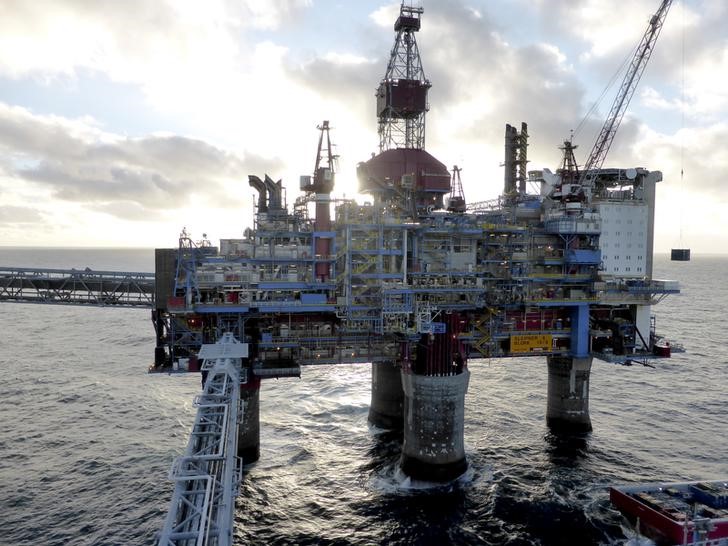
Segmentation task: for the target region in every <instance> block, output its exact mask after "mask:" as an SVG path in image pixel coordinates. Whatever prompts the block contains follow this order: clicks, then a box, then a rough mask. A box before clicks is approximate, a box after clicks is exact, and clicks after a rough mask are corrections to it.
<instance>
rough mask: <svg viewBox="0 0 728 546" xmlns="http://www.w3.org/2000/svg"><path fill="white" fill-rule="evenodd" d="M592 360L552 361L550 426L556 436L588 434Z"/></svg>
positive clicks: (549, 385) (549, 406)
mask: <svg viewBox="0 0 728 546" xmlns="http://www.w3.org/2000/svg"><path fill="white" fill-rule="evenodd" d="M591 365H592V358H591V357H585V358H572V357H563V356H550V357H548V367H549V383H548V400H547V403H546V424H547V425H548V426H549V428H551V430H553V431H555V432H588V431H590V430H591V429H592V426H591V419H590V418H589V374H590V373H591Z"/></svg>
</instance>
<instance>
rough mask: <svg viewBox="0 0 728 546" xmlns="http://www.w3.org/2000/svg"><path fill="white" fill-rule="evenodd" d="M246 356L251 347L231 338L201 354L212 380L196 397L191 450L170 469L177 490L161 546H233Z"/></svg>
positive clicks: (160, 540)
mask: <svg viewBox="0 0 728 546" xmlns="http://www.w3.org/2000/svg"><path fill="white" fill-rule="evenodd" d="M247 356H248V345H247V344H246V343H240V342H238V341H237V340H236V339H235V338H234V337H233V336H232V334H225V335H224V336H223V337H222V339H221V340H220V341H219V342H217V343H215V344H214V345H203V346H202V349H201V350H200V358H204V359H205V363H204V365H203V366H202V369H203V371H204V370H207V371H208V373H209V375H208V377H207V381H206V382H205V389H204V391H203V392H202V394H199V395H198V396H197V397H195V402H194V404H195V406H196V407H197V416H196V417H195V424H194V426H193V427H192V432H191V433H190V439H189V442H188V443H187V449H186V450H185V453H184V455H182V456H181V457H178V458H177V459H175V461H174V463H173V464H172V470H171V471H170V475H169V477H170V479H171V480H173V481H174V484H175V487H174V493H173V496H172V502H171V503H170V507H169V512H168V514H167V519H166V521H165V524H164V529H163V530H162V533H161V536H160V538H159V546H201V545H203V544H204V545H206V546H225V545H229V544H232V537H233V515H234V512H235V496H236V495H237V493H238V490H239V489H240V480H241V479H242V468H243V461H242V459H241V458H239V457H238V456H237V446H238V426H239V424H240V423H241V422H242V420H243V415H244V412H245V407H244V404H243V402H242V401H241V399H240V385H241V384H244V383H246V382H247V373H246V370H244V369H243V368H242V358H245V357H247Z"/></svg>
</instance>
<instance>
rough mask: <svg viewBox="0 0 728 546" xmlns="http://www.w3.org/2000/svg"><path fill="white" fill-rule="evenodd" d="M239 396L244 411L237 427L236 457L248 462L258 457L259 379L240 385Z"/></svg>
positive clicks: (245, 462)
mask: <svg viewBox="0 0 728 546" xmlns="http://www.w3.org/2000/svg"><path fill="white" fill-rule="evenodd" d="M240 398H241V399H242V400H243V402H244V404H245V412H244V416H243V422H242V423H241V424H240V428H239V429H238V457H242V459H243V463H244V464H248V463H252V462H255V461H257V460H258V459H259V458H260V379H257V378H256V379H254V380H251V381H249V382H248V383H246V384H243V385H241V386H240Z"/></svg>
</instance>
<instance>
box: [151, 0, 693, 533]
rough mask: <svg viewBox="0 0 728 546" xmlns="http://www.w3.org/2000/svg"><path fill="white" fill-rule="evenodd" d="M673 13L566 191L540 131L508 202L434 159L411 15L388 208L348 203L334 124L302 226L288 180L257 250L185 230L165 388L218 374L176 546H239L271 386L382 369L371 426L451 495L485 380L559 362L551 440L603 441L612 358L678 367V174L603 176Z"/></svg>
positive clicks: (514, 131)
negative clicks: (536, 152) (670, 236)
mask: <svg viewBox="0 0 728 546" xmlns="http://www.w3.org/2000/svg"><path fill="white" fill-rule="evenodd" d="M669 6H670V2H669V1H663V2H662V4H661V6H660V9H659V10H658V12H657V13H656V15H655V16H653V17H652V19H651V20H650V23H649V25H648V29H647V31H646V33H645V35H644V37H643V38H642V41H641V43H640V45H639V47H638V48H637V51H636V53H635V57H634V59H633V61H632V63H631V66H630V68H629V69H628V71H627V74H626V75H625V79H624V81H623V83H622V87H621V89H620V91H619V93H618V96H617V99H616V100H615V103H614V106H613V107H612V111H611V112H610V114H609V117H608V119H607V122H606V123H605V125H604V127H603V128H602V131H601V133H600V135H599V137H598V139H597V141H596V143H595V144H594V147H593V149H592V151H591V153H590V155H589V158H588V159H587V161H586V163H585V164H584V166H583V168H581V169H580V168H579V167H578V164H577V161H576V159H575V156H574V149H575V146H574V145H573V144H572V143H571V141H566V142H564V143H563V146H562V147H561V150H562V152H563V160H562V163H561V165H560V166H559V168H557V169H556V170H555V172H552V171H550V170H549V169H543V170H531V171H528V170H527V165H528V158H527V151H528V137H529V135H528V129H527V126H526V124H525V123H523V124H521V126H520V128H518V127H513V126H511V125H507V126H506V131H505V160H504V166H505V176H504V184H503V192H502V195H501V196H500V197H499V198H498V199H496V200H493V201H487V202H478V203H467V202H466V200H465V194H464V191H463V187H462V182H461V180H460V169H459V168H458V167H453V169H452V171H450V170H448V168H447V167H446V166H445V164H443V163H442V162H441V161H439V160H438V159H436V158H435V157H433V156H432V155H431V154H430V153H428V152H427V151H426V150H425V115H426V113H427V111H428V109H429V104H428V98H427V95H428V89H429V88H430V85H431V84H430V81H429V80H428V79H427V78H426V77H425V73H424V70H423V68H422V63H421V60H420V55H419V51H418V47H417V42H416V39H415V34H416V33H417V32H418V31H419V30H420V23H421V16H422V13H423V10H422V8H415V7H410V6H405V5H404V4H403V5H402V6H401V8H400V13H399V17H398V18H397V19H396V22H395V24H394V31H395V33H396V37H395V42H394V46H393V48H392V52H391V56H390V59H389V63H388V66H387V69H386V73H385V76H384V78H383V79H382V80H381V82H380V84H379V86H378V88H377V91H376V113H377V118H378V123H379V153H378V154H376V155H373V156H372V157H371V158H370V159H368V160H367V161H364V162H362V163H360V164H359V165H358V167H357V177H358V182H359V192H360V193H362V194H366V195H368V196H369V201H368V202H366V203H364V204H360V203H358V202H356V201H354V200H351V199H334V198H332V196H331V193H332V191H333V189H334V183H335V175H336V154H335V153H334V151H333V146H332V143H331V134H330V132H331V127H330V125H329V122H328V121H324V122H323V123H322V124H321V125H320V126H318V130H319V134H318V148H317V152H316V157H315V162H314V169H313V173H312V174H310V175H305V176H301V178H300V186H299V189H300V191H301V195H300V196H299V197H297V198H296V199H295V201H294V203H293V205H292V207H289V206H288V203H287V202H286V198H285V195H286V194H285V188H284V186H283V184H282V181H281V180H277V181H274V179H273V178H271V177H270V176H268V175H267V174H266V175H264V176H263V177H262V178H261V177H259V176H257V175H251V176H250V177H249V184H250V186H251V187H252V188H253V189H254V190H255V191H256V192H257V201H256V204H255V211H254V218H253V226H252V227H251V228H247V229H245V231H244V233H243V236H242V237H241V238H235V239H222V240H221V241H220V245H219V247H215V246H213V245H212V244H211V243H210V242H209V241H207V240H206V239H204V238H203V240H202V241H201V242H198V243H196V242H194V241H193V239H192V238H191V237H190V235H189V234H188V233H187V232H186V231H183V232H182V234H181V236H180V238H179V245H178V247H177V248H169V249H157V250H156V273H155V298H154V301H155V309H154V310H153V315H152V317H153V321H154V325H155V330H156V339H157V346H156V350H155V364H154V367H153V368H152V371H169V370H170V369H178V370H189V371H201V372H202V373H203V385H204V389H203V393H202V394H201V395H200V396H199V397H198V399H196V405H197V407H198V414H197V418H196V421H195V424H194V427H193V431H192V433H191V435H190V440H189V444H188V447H187V449H186V451H185V454H184V456H182V457H181V458H179V459H178V460H177V461H176V462H175V465H174V466H173V470H172V473H171V477H172V479H173V480H174V481H175V484H176V485H175V494H174V496H173V499H172V503H171V507H170V512H169V515H168V519H167V523H166V525H165V528H164V531H163V532H162V536H161V539H160V544H192V543H195V544H198V543H215V544H222V543H229V542H230V538H231V536H232V521H233V518H232V514H233V510H234V502H233V501H232V500H231V492H232V494H233V495H234V494H235V492H236V491H237V488H238V483H239V479H240V476H241V474H242V465H243V464H247V463H250V462H253V461H255V460H257V459H258V458H259V452H260V425H259V396H260V385H261V381H262V380H264V379H267V378H280V377H300V375H301V367H302V366H305V365H317V364H319V365H320V364H345V363H368V364H370V365H371V367H372V391H371V406H370V412H369V421H370V422H371V423H372V424H374V425H376V426H378V427H381V428H385V429H402V430H403V445H402V456H401V469H402V471H403V472H404V473H405V474H407V475H408V476H410V477H413V478H415V479H422V480H427V481H448V480H451V479H454V478H456V477H457V476H459V475H461V474H462V473H463V472H464V471H465V469H466V468H467V461H466V456H465V449H464V441H463V427H464V421H465V394H466V391H467V388H468V382H469V377H470V371H469V369H468V364H469V362H472V360H474V359H487V358H504V357H527V356H535V357H546V361H547V368H548V397H547V408H546V420H547V423H548V426H549V427H551V428H552V429H554V430H557V431H561V430H566V431H576V432H583V431H588V430H590V429H591V421H590V417H589V376H590V373H591V366H592V360H593V358H599V359H603V360H607V361H612V362H625V361H627V362H629V361H634V360H640V359H647V358H652V357H665V356H669V353H670V345H669V344H667V343H665V342H664V340H662V339H661V338H660V337H659V336H657V334H656V332H655V323H654V318H653V317H652V315H651V312H650V310H651V306H652V305H653V304H655V303H657V302H659V301H660V300H661V299H662V298H663V297H665V296H666V295H668V294H675V293H678V292H679V288H678V285H677V283H676V282H674V281H660V280H654V279H653V278H652V266H653V264H652V255H653V230H654V212H655V197H656V191H655V190H656V184H657V183H658V182H659V181H660V180H661V179H662V174H661V173H660V172H659V171H649V170H647V169H644V168H603V162H604V159H605V157H606V155H607V152H608V151H609V148H610V145H611V143H612V140H613V139H614V136H615V134H616V131H617V128H618V127H619V123H620V121H621V119H622V116H623V115H624V112H625V110H626V108H627V105H628V104H629V101H630V98H631V96H632V94H633V92H634V90H635V87H636V85H637V82H638V81H639V78H640V76H641V74H642V71H643V70H644V68H645V65H646V63H647V61H648V60H649V56H650V54H651V51H652V49H653V46H654V44H655V41H656V39H657V36H658V35H659V33H660V29H661V28H662V25H663V22H664V19H665V16H666V14H667V11H668V9H669ZM528 187H531V188H533V187H535V188H536V191H534V192H532V193H529V192H528V191H527V188H528ZM332 210H333V217H332ZM312 213H313V214H312ZM200 537H203V538H202V539H201V540H203V542H195V540H200ZM204 537H207V538H210V537H213V538H210V540H212V542H204V540H205V538H204ZM213 539H214V540H213Z"/></svg>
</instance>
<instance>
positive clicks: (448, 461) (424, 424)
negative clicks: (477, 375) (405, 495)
mask: <svg viewBox="0 0 728 546" xmlns="http://www.w3.org/2000/svg"><path fill="white" fill-rule="evenodd" d="M469 380H470V372H469V371H468V370H464V371H463V372H462V373H460V374H458V375H451V376H424V375H415V374H412V373H406V372H402V386H403V388H404V397H405V419H404V443H403V445H402V460H401V467H402V471H403V472H404V473H405V474H407V475H408V476H410V477H412V478H415V479H419V480H427V481H437V482H445V481H450V480H452V479H455V478H457V477H458V476H460V475H461V474H462V473H463V472H465V470H466V469H467V467H468V463H467V461H466V459H465V445H464V442H463V425H464V422H465V393H466V392H467V390H468V382H469Z"/></svg>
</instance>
